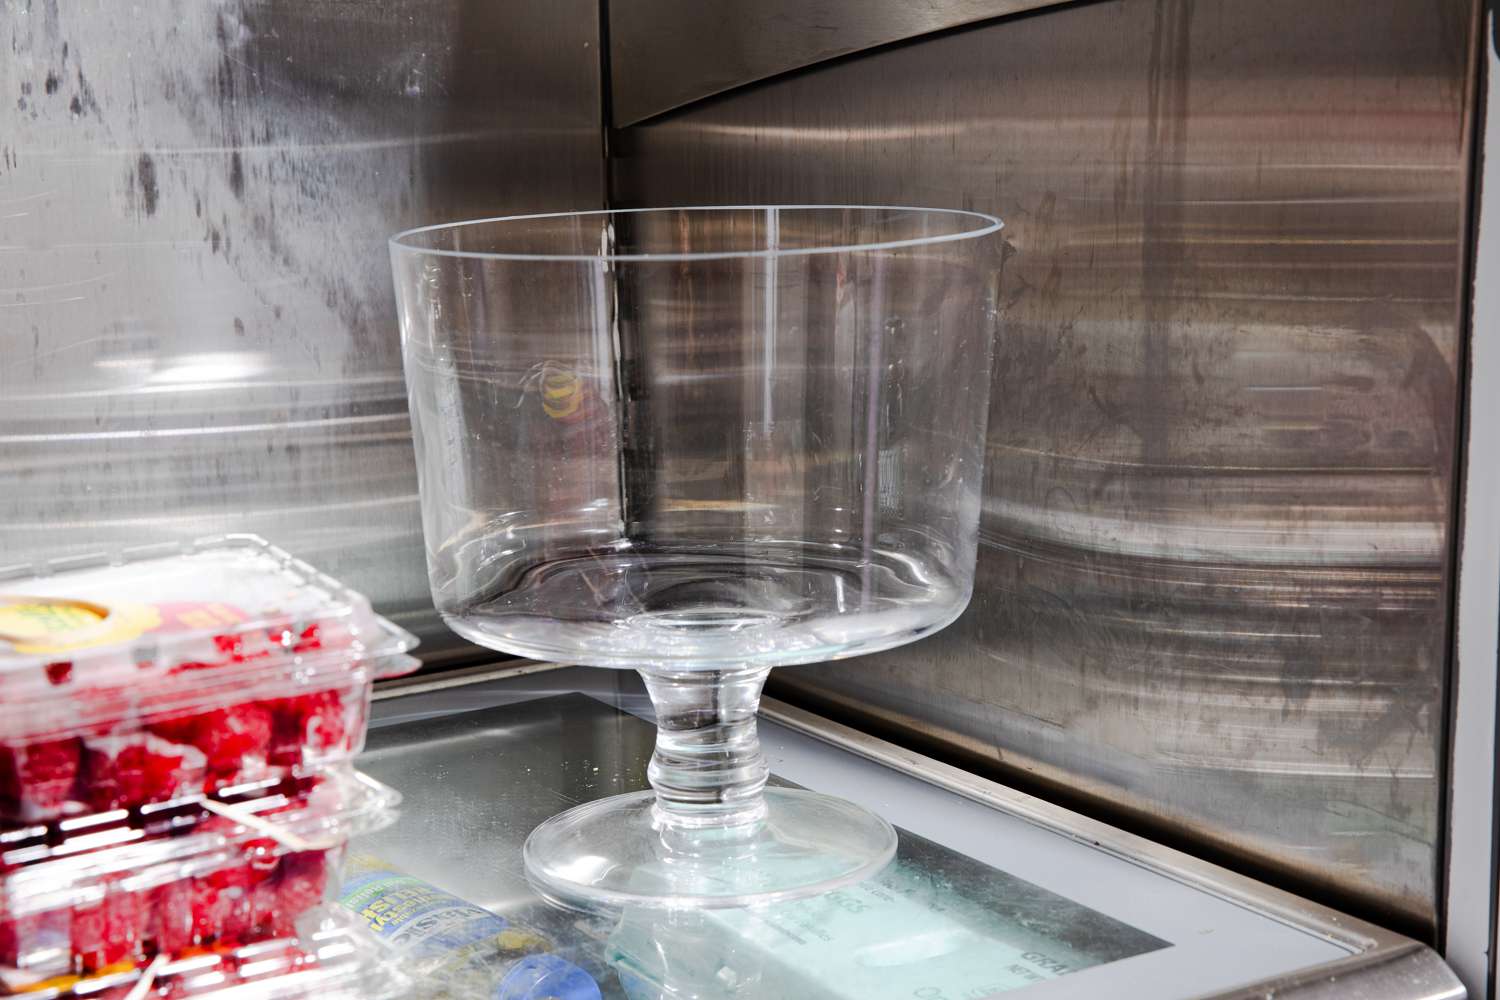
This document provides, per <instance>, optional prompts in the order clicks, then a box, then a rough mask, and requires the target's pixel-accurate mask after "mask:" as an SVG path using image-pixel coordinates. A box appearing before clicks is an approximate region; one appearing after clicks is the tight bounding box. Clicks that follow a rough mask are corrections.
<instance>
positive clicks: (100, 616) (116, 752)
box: [0, 535, 416, 830]
mask: <svg viewBox="0 0 1500 1000" xmlns="http://www.w3.org/2000/svg"><path fill="white" fill-rule="evenodd" d="M413 645H415V639H414V638H413V637H412V636H411V635H410V634H409V633H407V632H405V631H403V630H401V629H400V628H397V627H396V626H395V625H393V624H391V623H390V622H388V621H386V620H385V619H383V618H381V617H380V616H379V615H377V614H375V613H374V612H373V611H372V610H371V608H370V603H369V601H368V600H366V599H365V598H364V597H363V596H362V595H360V594H358V593H355V592H354V591H352V590H349V589H347V588H345V587H343V586H341V585H340V584H338V583H337V582H336V581H334V580H332V579H330V578H328V577H326V576H324V575H322V574H321V573H318V572H317V571H316V570H314V569H313V568H312V567H310V566H308V565H307V564H306V563H303V562H301V561H299V560H297V559H294V558H293V557H291V556H290V555H288V554H287V553H285V552H283V551H281V550H280V549H277V548H276V547H274V546H272V545H270V544H269V543H267V542H265V541H264V540H262V539H260V538H256V537H253V536H248V535H238V536H222V537H218V538H211V539H204V540H202V541H199V542H196V543H193V544H189V545H168V546H155V547H148V548H140V549H130V550H125V551H123V552H119V553H115V554H112V555H108V556H96V557H87V558H76V559H64V560H57V561H54V562H51V563H46V564H42V565H34V564H33V565H24V566H15V567H7V568H0V830H10V829H14V828H17V827H23V826H32V825H36V824H43V825H49V826H56V825H57V824H59V823H62V822H65V821H69V820H72V819H75V818H81V817H87V816H89V815H92V814H95V813H101V812H108V811H112V810H119V809H125V810H139V809H142V808H144V807H148V806H154V805H157V804H161V803H169V802H173V801H176V800H179V799H182V798H186V797H191V796H195V795H204V794H210V795H211V794H214V793H216V792H218V791H220V790H223V789H232V788H234V787H236V786H239V785H243V784H247V783H255V782H259V781H262V780H264V779H267V778H274V777H279V776H281V775H284V774H293V775H296V774H303V773H307V772H309V771H311V770H315V769H317V768H319V767H324V766H327V765H330V764H334V763H337V762H339V761H343V760H347V759H349V758H350V757H352V756H353V755H354V754H355V753H357V752H358V751H359V749H360V748H361V746H362V744H363V741H364V734H365V725H366V720H367V716H368V711H369V698H370V690H371V685H372V683H373V682H374V680H376V679H377V678H381V677H390V676H395V675H398V674H402V673H406V672H408V671H410V670H412V669H413V668H414V667H415V666H416V661H415V660H414V659H412V658H411V657H409V656H407V655H406V652H407V650H409V649H410V648H411V647H412V646H413Z"/></svg>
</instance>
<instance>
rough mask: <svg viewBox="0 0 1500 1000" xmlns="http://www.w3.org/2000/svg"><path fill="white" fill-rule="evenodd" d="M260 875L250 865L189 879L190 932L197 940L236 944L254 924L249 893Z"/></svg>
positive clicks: (252, 906)
mask: <svg viewBox="0 0 1500 1000" xmlns="http://www.w3.org/2000/svg"><path fill="white" fill-rule="evenodd" d="M259 881H260V879H259V878H258V877H257V874H256V873H255V872H254V871H253V870H252V869H251V868H250V866H249V865H236V866H234V867H231V868H224V869H221V870H220V871H216V872H211V873H209V874H207V875H200V876H198V877H197V878H195V879H193V883H192V890H191V894H192V904H191V905H192V914H193V936H194V937H196V938H197V939H198V943H200V944H208V943H210V942H212V943H214V944H229V945H233V944H239V943H241V942H242V941H244V940H245V937H246V935H247V934H248V933H249V932H250V930H251V928H252V927H253V926H254V902H253V899H252V893H253V891H254V888H255V885H256V883H257V882H259Z"/></svg>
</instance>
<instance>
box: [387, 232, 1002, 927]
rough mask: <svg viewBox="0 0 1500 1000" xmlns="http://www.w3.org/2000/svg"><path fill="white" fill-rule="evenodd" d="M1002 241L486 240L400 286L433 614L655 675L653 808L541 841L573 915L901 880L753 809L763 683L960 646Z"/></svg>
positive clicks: (761, 772)
mask: <svg viewBox="0 0 1500 1000" xmlns="http://www.w3.org/2000/svg"><path fill="white" fill-rule="evenodd" d="M999 228H1000V224H999V222H998V221H997V220H994V219H991V218H989V217H987V216H982V215H978V214H974V213H968V212H956V211H939V210H927V209H909V208H863V207H804V206H785V207H760V206H757V207H744V208H698V209H659V210H641V211H612V212H584V213H573V214H565V215H547V216H530V217H520V218H508V219H491V220H483V221H478V222H467V223H459V224H455V225H447V226H436V227H429V228H426V229H419V230H414V231H411V232H408V233H403V234H401V235H399V236H397V237H396V238H395V239H393V240H392V244H391V247H392V249H391V255H392V263H393V267H394V272H395V278H396V287H397V294H398V300H399V307H400V316H401V330H402V343H403V351H404V358H405V365H406V378H407V387H408V392H409V395H410V399H411V413H412V422H413V427H414V431H415V438H416V445H417V456H418V463H419V480H420V485H421V494H422V517H423V528H424V535H425V539H426V546H427V556H428V567H429V575H430V580H431V585H432V593H433V598H434V601H435V602H436V604H437V608H438V610H439V612H440V613H441V614H442V615H443V617H444V619H445V620H446V621H447V622H448V624H449V625H450V626H451V627H452V628H453V629H454V630H455V631H457V632H458V633H460V634H461V635H463V636H465V637H467V638H469V639H471V640H472V641H474V642H477V643H480V644H482V645H485V646H489V647H492V648H494V649H499V650H503V651H505V652H509V653H514V654H517V655H521V656H528V657H534V658H537V659H546V660H560V661H566V662H570V663H582V664H591V665H595V666H604V667H618V668H629V669H636V670H639V671H640V672H641V673H642V675H643V677H644V678H645V680H646V684H647V687H648V689H649V691H650V692H651V695H652V698H653V701H654V702H655V704H656V709H657V715H658V720H659V726H660V733H659V736H658V742H657V749H656V755H655V757H654V758H653V760H652V763H651V767H650V772H649V773H650V778H651V781H652V784H653V786H654V788H655V792H654V793H645V794H644V795H637V796H622V797H619V798H617V799H610V800H606V801H604V802H602V803H595V804H593V805H590V806H586V807H581V808H580V809H576V810H573V811H571V812H568V813H564V814H563V815H561V816H559V817H557V818H555V819H553V820H551V821H549V822H548V823H547V824H544V825H543V826H542V827H540V828H539V829H538V830H537V831H536V832H535V833H534V834H533V835H532V838H531V840H530V841H529V842H528V844H527V849H526V861H527V866H528V872H529V873H530V874H531V876H532V878H533V879H534V881H536V882H537V884H538V886H539V887H540V888H542V889H543V890H544V891H547V892H549V893H550V894H552V895H553V896H555V897H557V898H559V899H561V900H562V901H564V902H577V903H593V904H598V903H606V904H611V903H612V904H619V905H642V904H644V905H661V906H703V905H740V904H743V903H746V902H756V901H769V900H772V899H785V898H791V897H794V896H798V895H806V894H809V893H813V892H817V891H822V890H824V889H827V888H831V887H833V886H836V885H839V884H845V883H847V882H850V881H853V880H856V879H858V878H862V877H865V876H866V875H868V874H870V873H871V872H873V871H875V870H878V868H879V867H881V866H882V865H884V864H885V863H886V862H887V861H888V860H889V859H890V856H891V853H892V851H893V850H894V847H895V837H894V834H893V832H892V831H891V829H890V827H889V826H888V825H887V824H885V823H884V821H882V820H880V819H878V818H877V817H874V816H872V815H870V814H868V813H866V812H864V811H863V810H860V809H857V808H856V807H854V806H851V805H849V804H847V803H845V802H842V801H841V800H838V799H833V798H829V797H826V796H821V795H815V794H812V793H808V792H805V791H801V790H792V789H775V788H773V789H770V790H764V785H765V780H766V766H765V761H764V758H763V757H762V755H761V753H760V749H759V745H758V743H757V742H756V739H755V723H754V716H755V707H756V704H757V702H758V699H759V695H760V688H761V685H762V684H763V682H764V680H765V675H766V672H767V671H768V670H769V669H770V668H771V667H773V666H776V665H779V664H790V663H806V662H812V661H819V660H828V659H836V658H842V657H847V656H856V655H860V654H864V653H870V652H874V651H876V650H879V649H885V648H889V647H891V646H896V645H899V644H901V643H905V642H910V641H911V640H913V639H916V638H919V637H921V636H923V635H926V634H928V633H931V632H933V631H935V630H937V629H940V628H942V627H943V626H944V625H946V624H947V623H949V622H950V621H952V620H953V619H954V618H955V617H957V616H958V614H959V613H960V612H961V611H962V610H963V608H964V606H965V605H966V603H967V602H968V599H969V595H970V592H971V590H972V586H973V576H974V560H975V551H976V545H977V527H978V516H979V505H980V490H981V472H982V466H983V448H984V440H985V418H986V413H987V408H988V406H987V404H988V391H989V359H990V353H991V347H992V342H993V336H994V332H995V324H996V289H995V284H996V281H997V277H998V271H999V267H998V262H999V239H998V236H997V233H998V231H999Z"/></svg>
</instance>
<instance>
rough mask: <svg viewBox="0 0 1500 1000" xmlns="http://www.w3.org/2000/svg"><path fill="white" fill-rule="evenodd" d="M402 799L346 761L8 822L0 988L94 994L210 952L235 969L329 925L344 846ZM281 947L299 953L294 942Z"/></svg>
mask: <svg viewBox="0 0 1500 1000" xmlns="http://www.w3.org/2000/svg"><path fill="white" fill-rule="evenodd" d="M398 802H399V797H398V796H397V795H396V793H395V792H393V791H391V790H390V789H388V788H386V787H385V786H384V785H381V784H380V783H378V782H376V781H373V780H371V779H370V778H367V777H365V776H363V775H361V774H359V773H358V772H356V771H354V770H353V768H352V766H351V765H349V764H347V763H345V764H339V765H334V766H332V767H329V768H324V769H322V770H319V771H317V772H314V773H312V774H309V775H304V776H291V775H287V776H284V777H280V778H276V777H270V778H265V779H263V780H262V781H259V782H254V783H250V784H246V785H240V786H237V787H235V788H233V789H226V790H221V791H220V792H217V793H214V794H212V795H200V796H194V797H190V798H186V799H180V800H177V801H175V802H171V803H164V804H160V805H154V806H147V807H144V808H142V809H138V810H115V811H114V812H112V813H96V814H93V815H90V816H88V817H85V818H84V819H82V820H77V819H71V820H66V821H63V822H62V823H61V824H59V825H58V826H57V827H56V828H50V829H49V828H48V827H45V826H38V827H33V828H30V829H24V828H23V829H17V830H12V831H9V832H7V833H6V834H5V835H3V836H0V995H5V994H6V993H14V994H23V995H26V996H32V995H33V994H46V993H47V991H53V993H54V994H56V995H65V994H67V993H68V992H70V991H72V992H76V993H77V994H78V995H80V996H82V995H87V996H96V995H99V990H101V989H103V988H104V987H101V986H99V985H98V981H99V980H101V979H107V978H108V977H111V976H132V975H133V978H131V979H130V981H131V982H138V981H139V975H134V974H136V973H139V972H140V970H142V969H145V968H151V969H152V970H153V975H155V974H156V973H157V972H159V971H160V970H161V968H162V966H163V965H170V966H173V967H174V968H176V969H178V970H179V971H182V970H184V969H185V968H186V967H184V966H181V965H180V963H181V962H182V961H185V960H187V959H202V958H203V956H218V958H219V962H218V964H217V965H215V968H216V969H218V970H219V971H220V972H224V971H225V970H226V969H228V968H229V967H230V966H231V965H232V966H233V968H234V969H235V970H238V971H237V972H236V974H237V975H239V974H240V973H241V972H243V971H244V961H243V957H244V955H245V954H247V953H246V952H245V951H244V949H246V948H248V947H250V946H254V945H259V944H262V943H264V942H268V941H284V942H296V941H299V940H302V939H305V938H307V937H308V936H309V935H314V934H316V933H317V932H319V930H320V928H322V926H323V920H324V918H325V917H326V915H327V913H328V912H329V909H330V908H328V907H326V906H325V903H326V902H327V901H328V900H330V899H331V898H333V897H334V894H336V892H337V889H338V885H337V883H338V875H339V863H340V860H341V858H342V855H343V851H344V846H345V844H346V843H347V842H348V840H349V838H350V837H353V836H357V835H359V834H362V833H368V832H371V831H373V830H377V829H380V828H381V827H383V826H385V825H386V824H388V823H390V822H391V821H392V820H393V819H394V818H395V812H394V809H395V806H396V805H397V803H398ZM288 947H291V946H290V945H289V946H288ZM293 950H294V951H298V952H299V953H300V952H305V951H307V948H306V947H305V945H296V946H295V948H294V949H293ZM314 950H316V949H314ZM257 954H258V952H257ZM276 954H278V955H280V956H281V958H279V959H277V961H288V962H291V961H292V958H290V957H289V956H291V955H292V951H287V950H286V949H283V950H282V951H280V952H276ZM266 961H271V959H270V958H267V959H266ZM301 962H302V960H301V959H297V960H296V961H295V962H293V964H294V965H296V964H298V963H301ZM303 964H305V963H303ZM298 967H299V968H300V967H301V966H300V965H299V966H298ZM192 968H194V969H197V970H199V972H200V973H201V971H202V969H203V968H206V966H205V965H203V963H202V962H201V961H200V963H199V965H195V966H192ZM195 975H197V974H196V973H195ZM198 979H200V980H201V979H202V976H201V975H198ZM122 981H123V980H122ZM84 984H87V985H84ZM200 985H201V983H200ZM139 995H140V996H151V995H155V994H149V993H141V994H139ZM166 995H172V996H176V995H190V994H187V993H182V994H179V993H171V994H166ZM236 995H238V994H236ZM257 995H259V994H257Z"/></svg>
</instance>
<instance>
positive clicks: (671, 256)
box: [389, 205, 1005, 263]
mask: <svg viewBox="0 0 1500 1000" xmlns="http://www.w3.org/2000/svg"><path fill="white" fill-rule="evenodd" d="M769 209H777V210H779V211H839V210H855V211H874V212H923V213H926V214H929V215H948V216H954V217H959V218H966V219H970V220H974V221H975V222H976V223H977V224H976V226H975V228H972V229H966V230H963V231H961V232H955V233H944V234H942V235H939V236H923V237H917V238H914V239H904V240H886V241H880V242H874V243H846V244H831V245H827V246H812V247H791V248H784V249H775V250H704V251H698V252H690V253H614V254H605V253H585V254H580V253H555V254H554V253H505V252H500V251H492V250H448V249H442V248H438V247H420V246H414V245H412V244H411V243H408V242H406V241H407V240H409V239H411V238H412V237H415V236H419V235H422V234H424V233H435V232H440V231H442V230H448V229H462V228H464V227H466V226H482V225H487V224H490V223H496V222H524V221H528V220H532V219H564V218H569V217H579V218H581V217H584V216H590V215H631V214H638V213H645V212H729V211H738V212H744V211H757V212H764V211H767V210H769ZM1003 228H1005V223H1004V222H1002V221H1001V220H1000V219H999V218H997V217H996V216H993V215H986V214H984V213H983V212H974V211H970V210H968V209H959V208H924V207H921V206H912V205H681V206H660V207H647V208H597V209H589V210H586V211H576V212H539V213H533V214H527V215H496V216H490V217H489V218H484V219H464V220H461V221H458V222H439V223H435V224H433V225H428V226H417V227H415V228H412V229H404V230H402V231H401V232H399V233H396V234H395V235H394V236H392V237H391V238H390V241H389V242H390V249H391V253H392V255H395V254H397V253H406V254H416V255H419V256H433V257H458V258H468V259H471V260H507V261H511V260H513V261H571V262H574V263H583V262H589V261H611V262H613V261H691V260H753V259H755V258H757V257H766V258H769V257H802V256H809V255H812V254H831V253H861V252H867V251H872V250H894V249H900V248H902V247H916V246H929V245H932V244H938V243H952V242H956V241H960V240H971V239H978V238H979V237H981V236H988V235H990V234H991V233H997V232H999V231H1000V230H1001V229H1003Z"/></svg>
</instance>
